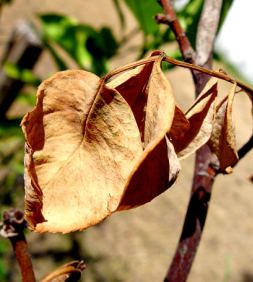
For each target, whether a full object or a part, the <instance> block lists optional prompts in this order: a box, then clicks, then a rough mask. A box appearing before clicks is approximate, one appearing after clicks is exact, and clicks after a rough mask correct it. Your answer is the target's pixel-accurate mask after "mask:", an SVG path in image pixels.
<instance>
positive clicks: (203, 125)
mask: <svg viewBox="0 0 253 282" xmlns="http://www.w3.org/2000/svg"><path fill="white" fill-rule="evenodd" d="M216 97H217V79H214V78H211V79H210V80H209V81H208V83H207V84H206V86H205V88H204V89H203V91H202V92H201V94H200V95H199V97H198V98H197V99H196V101H195V102H194V104H193V105H192V107H191V108H190V109H189V110H188V111H187V112H186V113H185V114H183V113H182V111H181V110H180V109H179V108H177V109H176V111H175V116H174V120H173V123H172V126H171V129H170V131H169V132H168V137H169V138H170V140H171V142H172V143H173V145H174V147H175V151H176V153H177V155H178V157H179V158H181V159H183V158H186V157H188V156H189V155H190V154H192V153H194V152H195V151H196V150H197V149H199V148H200V147H201V146H203V145H204V144H205V143H206V142H207V141H208V140H209V138H210V136H211V132H212V125H213V119H214V113H215V100H216Z"/></svg>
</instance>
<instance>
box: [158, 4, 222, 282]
mask: <svg viewBox="0 0 253 282" xmlns="http://www.w3.org/2000/svg"><path fill="white" fill-rule="evenodd" d="M218 1H219V0H218ZM160 2H161V4H162V6H163V7H164V10H165V12H166V15H168V14H170V15H173V16H174V19H175V18H176V15H175V12H174V10H173V6H172V4H171V3H170V1H165V0H163V1H162V0H161V1H160ZM214 2H217V1H216V0H214V1H209V0H206V2H205V6H204V9H203V11H202V15H201V20H200V22H199V26H198V34H197V54H195V56H194V60H193V61H192V62H193V63H195V62H196V61H195V58H198V63H200V62H203V63H204V65H205V67H207V68H209V69H211V66H212V53H213V45H214V39H215V34H216V30H217V26H218V22H219V15H220V7H219V6H218V5H217V6H215V9H216V11H215V12H212V14H211V16H210V14H208V13H209V11H210V9H214V7H213V6H212V3H214ZM219 2H220V1H219ZM217 3H218V2H217ZM168 8H169V9H168ZM207 18H208V23H209V25H211V26H212V29H211V30H209V29H208V32H210V33H213V34H209V33H208V32H206V30H205V28H206V27H205V24H206V22H205V21H206V19H207ZM170 26H171V24H170ZM172 30H173V32H174V33H175V36H176V39H177V41H178V43H179V46H180V50H181V52H183V49H184V48H183V47H182V43H181V42H180V40H179V38H180V35H181V34H184V32H183V31H182V29H181V30H180V31H178V30H177V29H175V28H174V29H172ZM178 32H179V33H178ZM185 37H186V35H185V34H184V40H185V41H186V42H187V40H186V39H185ZM186 38H187V37H186ZM203 40H206V41H207V42H205V43H206V44H205V45H204V46H203V47H202V46H201V44H202V41H203ZM188 41H189V40H188ZM182 54H183V53H182ZM183 56H184V55H183ZM192 73H193V78H194V84H195V89H196V95H198V94H199V93H200V92H201V90H202V89H203V87H204V86H205V84H206V82H207V81H208V80H209V78H210V76H209V75H207V74H206V73H203V72H192ZM215 160H216V159H215V156H214V155H213V154H212V153H211V151H210V149H209V147H208V145H204V146H203V147H201V148H200V149H199V150H198V151H197V154H196V161H195V170H194V178H193V183H192V191H191V198H190V201H189V205H188V209H187V213H186V217H185V222H184V226H183V230H182V233H181V237H180V240H179V243H178V246H177V250H176V253H175V255H174V258H173V260H172V263H171V265H170V268H169V270H168V272H167V275H166V278H165V281H167V282H168V281H173V282H177V281H180V282H183V281H186V279H187V277H188V275H189V272H190V269H191V266H192V263H193V260H194V258H195V254H196V252H197V248H198V245H199V242H200V239H201V236H202V232H203V229H204V225H205V220H206V216H207V212H208V204H209V200H210V197H211V192H212V187H213V183H214V178H215V176H216V175H217V171H218V170H217V169H218V167H217V164H216V162H215Z"/></svg>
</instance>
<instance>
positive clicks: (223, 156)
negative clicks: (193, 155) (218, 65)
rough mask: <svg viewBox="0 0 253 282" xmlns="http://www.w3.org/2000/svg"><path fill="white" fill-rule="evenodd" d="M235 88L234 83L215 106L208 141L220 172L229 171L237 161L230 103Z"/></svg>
mask: <svg viewBox="0 0 253 282" xmlns="http://www.w3.org/2000/svg"><path fill="white" fill-rule="evenodd" d="M235 90H236V84H233V86H232V87H231V89H230V92H229V94H228V95H227V96H226V97H225V98H224V99H223V100H222V101H221V103H220V104H219V105H218V107H217V112H216V115H215V121H214V126H213V131H212V135H211V138H210V141H209V146H210V148H211V150H212V151H213V152H214V153H215V154H216V156H217V157H218V160H219V162H220V170H221V171H222V172H227V173H229V172H231V167H233V166H234V165H235V164H236V163H237V161H238V154H237V148H236V140H235V132H234V126H233V122H232V105H233V100H234V95H235Z"/></svg>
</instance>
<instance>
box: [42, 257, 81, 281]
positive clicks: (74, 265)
mask: <svg viewBox="0 0 253 282" xmlns="http://www.w3.org/2000/svg"><path fill="white" fill-rule="evenodd" d="M84 269H85V264H84V262H83V261H72V262H69V263H67V264H64V265H62V266H60V267H59V268H57V269H56V270H54V271H53V272H51V273H49V274H48V275H47V276H46V277H44V278H43V279H42V280H41V281H40V282H65V281H79V279H80V276H81V272H82V271H83V270H84Z"/></svg>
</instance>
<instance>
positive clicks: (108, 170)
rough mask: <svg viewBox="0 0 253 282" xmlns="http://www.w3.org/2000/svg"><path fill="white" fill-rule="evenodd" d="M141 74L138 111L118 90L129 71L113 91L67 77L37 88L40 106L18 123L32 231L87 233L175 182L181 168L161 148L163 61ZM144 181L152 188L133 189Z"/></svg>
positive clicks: (167, 118)
mask: <svg viewBox="0 0 253 282" xmlns="http://www.w3.org/2000/svg"><path fill="white" fill-rule="evenodd" d="M139 70H140V73H141V74H140V76H141V77H144V78H143V81H142V87H141V88H137V90H136V91H137V93H135V92H134V87H133V91H132V94H133V96H134V95H136V97H135V99H137V100H138V99H141V100H143V101H144V102H143V103H139V102H137V104H138V105H137V104H135V103H134V102H131V101H132V100H131V99H130V96H127V94H124V87H123V85H122V83H121V82H120V80H121V79H122V80H123V83H126V84H128V83H129V80H130V81H131V79H132V76H134V77H135V75H133V74H132V73H131V71H130V76H129V79H125V78H124V79H123V78H120V77H119V78H117V80H118V83H117V84H118V86H113V82H112V83H111V84H108V85H105V84H104V81H103V80H102V79H99V78H98V77H97V76H95V75H93V74H91V73H88V72H85V71H78V70H72V71H65V72H60V73H57V74H56V75H54V76H53V77H52V78H50V79H48V80H47V81H45V82H44V83H42V85H41V86H40V87H39V89H38V93H37V97H38V101H37V106H36V108H35V109H34V110H33V111H32V112H31V113H28V114H27V115H26V116H25V117H24V119H23V121H22V128H23V131H24V134H25V138H26V156H25V186H26V218H27V220H28V222H29V223H30V226H31V227H32V228H33V229H34V230H35V231H38V232H45V231H50V232H64V233H66V232H70V231H74V230H82V229H85V228H87V227H89V226H91V225H94V224H96V223H98V222H100V221H101V220H103V219H104V218H105V217H107V216H108V215H110V214H111V213H112V212H114V211H116V210H119V209H126V208H131V207H135V206H138V205H140V204H143V203H146V202H147V201H150V200H152V199H153V198H154V197H155V196H157V195H158V194H160V193H161V192H163V191H164V190H166V189H167V188H168V187H169V185H171V184H172V182H173V181H174V179H175V178H176V175H177V173H178V161H177V159H175V154H174V151H173V146H172V145H171V144H169V143H168V142H166V140H165V134H166V132H167V131H168V130H169V129H170V126H171V124H172V120H173V116H174V108H175V104H174V97H173V95H172V91H171V88H170V85H169V82H168V81H167V79H166V78H165V76H164V75H163V73H162V71H161V69H160V60H158V61H156V62H155V63H152V64H151V65H145V66H144V67H142V68H140V69H139ZM132 71H136V70H132ZM128 75H129V73H128ZM136 75H137V77H138V71H137V74H136ZM131 83H132V82H131ZM120 86H122V87H121V88H120ZM115 88H116V89H115ZM117 89H118V90H119V91H120V93H119V92H118V90H117ZM122 89H123V90H122ZM133 101H134V100H133ZM140 104H141V106H140ZM168 156H169V157H168ZM170 156H171V159H172V161H170V160H169V159H170ZM151 162H152V164H151ZM174 163H175V164H174ZM152 174H154V175H153V176H152ZM143 175H145V177H146V178H149V181H139V180H138V181H136V178H138V177H143ZM132 179H134V180H132ZM140 182H141V183H140ZM129 191H130V192H131V193H132V192H133V194H134V195H135V197H132V196H130V197H129V193H130V192H129ZM126 198H127V201H126V200H125V199H126Z"/></svg>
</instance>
